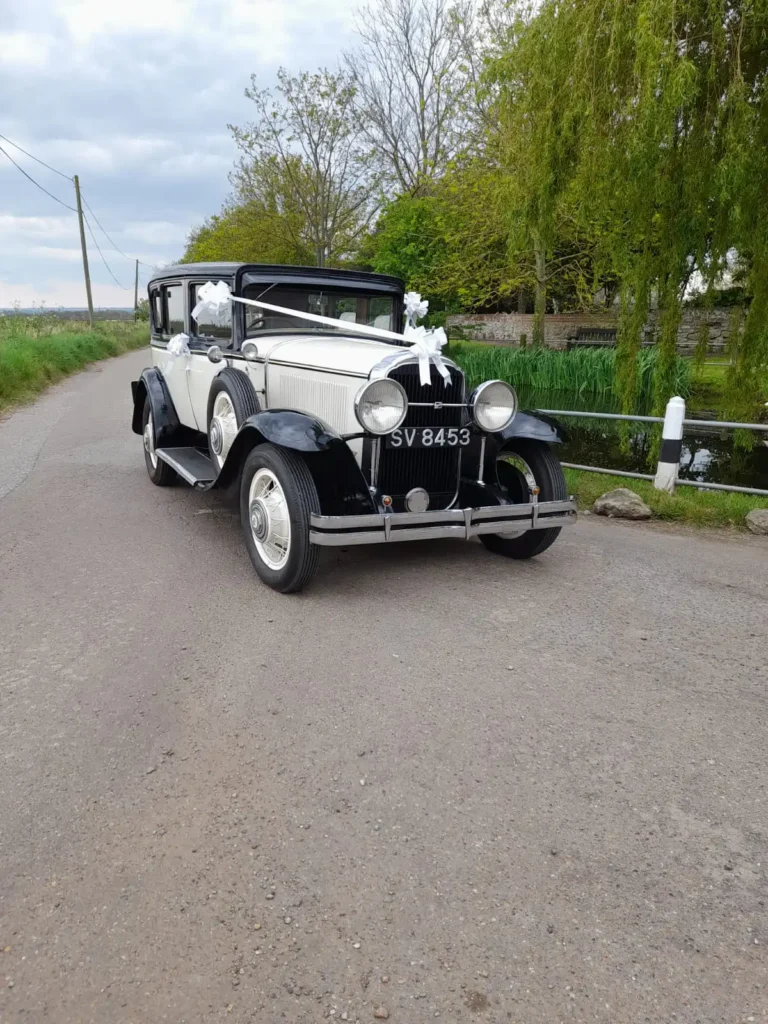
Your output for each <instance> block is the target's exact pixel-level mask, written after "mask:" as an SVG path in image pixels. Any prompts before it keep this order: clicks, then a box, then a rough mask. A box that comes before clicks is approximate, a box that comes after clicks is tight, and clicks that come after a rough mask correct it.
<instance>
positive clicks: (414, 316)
mask: <svg viewBox="0 0 768 1024" xmlns="http://www.w3.org/2000/svg"><path fill="white" fill-rule="evenodd" d="M403 302H404V303H405V316H406V319H407V321H408V326H409V327H415V326H416V321H417V320H420V319H421V318H422V317H423V316H426V315H427V311H428V310H429V300H428V299H422V297H421V295H420V294H419V293H418V292H406V293H405V295H404V296H403Z"/></svg>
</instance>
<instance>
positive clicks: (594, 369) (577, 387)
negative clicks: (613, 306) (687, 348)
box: [446, 341, 693, 404]
mask: <svg viewBox="0 0 768 1024" xmlns="http://www.w3.org/2000/svg"><path fill="white" fill-rule="evenodd" d="M446 355H448V356H449V357H450V358H451V359H454V360H455V361H456V362H457V363H458V364H459V366H461V368H462V369H463V370H464V372H465V373H466V375H467V380H468V383H469V385H470V386H471V387H475V386H476V385H477V384H480V383H481V382H482V381H484V380H490V379H496V378H498V379H500V380H507V381H509V382H510V384H514V386H515V387H516V388H520V389H525V390H535V391H547V392H551V391H567V392H569V393H570V394H576V395H590V396H612V395H615V394H616V390H615V382H616V350H615V349H612V348H600V349H594V348H581V349H575V350H573V351H570V352H558V351H554V350H553V349H547V348H536V349H534V348H524V349H521V348H508V347H506V346H501V345H488V344H483V343H482V342H464V341H454V342H451V344H450V345H449V346H448V348H447V349H446ZM656 359H657V353H656V351H655V350H654V349H642V350H641V351H640V352H639V353H638V356H637V369H638V401H639V403H640V404H644V403H646V404H647V403H648V402H650V400H651V397H652V395H653V372H654V367H655V365H656ZM692 380H693V373H692V365H691V363H690V361H689V360H686V359H682V358H678V360H677V364H676V367H675V385H674V393H675V394H678V395H682V396H683V397H686V396H687V395H689V394H690V392H691V384H692Z"/></svg>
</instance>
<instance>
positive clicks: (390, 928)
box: [0, 353, 768, 1024]
mask: <svg viewBox="0 0 768 1024" xmlns="http://www.w3.org/2000/svg"><path fill="white" fill-rule="evenodd" d="M146 361H147V355H146V353H133V354H131V355H128V356H124V357H122V358H120V359H116V360H114V361H111V362H108V363H105V364H101V365H100V366H98V367H95V368H93V369H91V370H90V371H88V372H86V373H84V374H81V375H80V376H78V377H76V378H73V379H71V380H69V381H67V382H65V383H63V384H61V385H59V386H58V387H57V388H55V389H54V390H53V391H51V392H50V393H49V394H48V395H46V396H45V397H44V398H42V399H41V400H40V401H39V402H37V403H36V404H35V405H34V406H31V407H29V408H26V409H23V410H21V411H19V412H17V413H16V414H15V415H13V416H11V417H10V418H7V419H6V420H5V422H3V423H1V424H0V494H2V497H0V524H2V529H1V530H0V566H1V567H2V573H1V574H0V757H1V759H2V761H1V764H2V767H1V769H0V1020H2V1021H3V1024H6V1022H13V1024H17V1022H18V1024H38V1022H49V1021H50V1022H56V1024H75V1022H82V1024H113V1022H114V1024H129V1022H133V1024H158V1022H164V1021H169V1022H173V1024H182V1022H185V1024H198V1022H206V1024H207V1022H213V1021H227V1022H258V1024H275V1022H280V1021H286V1022H291V1024H293V1022H301V1024H303V1022H315V1021H318V1022H319V1021H324V1020H334V1021H340V1020H344V1021H358V1022H360V1024H373V1022H375V1021H377V1020H384V1019H388V1020H389V1021H390V1022H391V1024H425V1022H427V1021H432V1020H434V1019H439V1020H441V1021H442V1022H446V1024H447V1022H451V1024H452V1022H467V1021H469V1022H473V1021H477V1022H480V1024H482V1022H498V1024H501V1022H508V1021H511V1022H519V1024H538V1022H541V1024H555V1022H560V1021H564V1022H577V1021H584V1022H586V1021H589V1022H606V1024H619V1022H628V1024H635V1022H653V1024H668V1022H671V1021H677V1022H684V1024H688V1022H690V1024H694V1022H707V1024H708V1022H723V1024H741V1022H747V1021H758V1022H762V1021H768V988H767V987H766V985H767V983H768V923H767V918H766V913H767V912H768V911H767V908H766V900H768V884H767V878H766V867H768V813H767V808H766V795H767V794H766V785H767V784H768V772H767V771H766V764H767V761H768V757H767V755H766V717H767V712H768V705H767V703H766V684H768V658H767V657H766V654H767V647H768V645H767V644H766V624H767V623H768V542H766V540H764V539H762V538H756V537H744V538H741V537H739V538H732V537H724V536H715V535H709V534H697V535H694V534H688V533H683V532H675V531H672V530H669V529H661V528H654V527H649V526H644V525H634V524H633V525H629V524H618V523H609V522H603V521H596V520H594V519H591V518H585V519H582V520H581V521H580V522H579V524H578V525H577V526H576V527H575V528H573V529H570V530H568V531H564V532H563V534H562V536H561V538H560V540H559V541H558V542H557V543H556V544H555V546H554V547H553V548H552V549H551V550H550V551H549V552H548V553H546V554H545V555H544V556H542V557H541V558H539V559H538V560H535V561H532V562H529V563H515V562H512V561H507V560H505V559H502V558H498V557H496V556H493V555H491V554H489V553H488V552H486V551H485V550H484V549H483V548H482V547H481V546H480V545H479V544H477V543H470V544H464V543H457V542H439V543H438V542H434V543H433V544H432V545H427V544H405V545H401V546H396V547H392V548H388V549H386V550H384V549H382V548H371V549H365V548H357V549H354V548H353V549H350V550H349V551H348V552H340V551H333V550H331V551H330V553H327V554H324V556H323V558H322V562H321V571H320V573H319V575H318V577H317V578H316V581H315V583H314V584H313V586H312V587H311V588H310V589H309V590H307V591H306V592H305V593H304V594H302V595H298V596H293V597H282V596H279V595H277V594H274V593H272V592H271V591H269V590H268V589H266V588H265V587H263V586H262V585H261V584H260V583H259V582H258V580H257V578H256V577H255V574H254V573H253V572H252V569H251V566H250V562H249V560H248V557H247V555H246V552H245V549H244V545H243V542H242V540H241V535H240V526H239V523H238V521H237V520H236V518H235V517H234V516H233V515H232V514H231V513H230V512H229V511H228V510H227V509H226V508H225V507H224V506H223V505H222V504H221V503H220V502H219V501H218V500H217V499H216V497H215V496H213V495H199V494H195V493H193V492H192V491H191V490H189V489H188V488H186V487H184V486H179V487H175V488H172V489H160V488H155V487H153V486H152V485H151V484H150V482H149V480H148V479H147V477H146V473H145V469H144V461H143V458H142V452H141V440H140V439H139V438H138V437H136V436H135V435H133V434H132V433H131V432H130V429H129V415H130V395H129V386H128V385H129V381H130V379H131V378H132V377H135V376H136V375H137V374H138V371H139V370H140V369H141V367H142V366H143V365H144V364H145V363H146Z"/></svg>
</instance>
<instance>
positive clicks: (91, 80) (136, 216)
mask: <svg viewBox="0 0 768 1024" xmlns="http://www.w3.org/2000/svg"><path fill="white" fill-rule="evenodd" d="M356 6H357V0H332V2H331V3H328V2H323V0H226V2H225V0H25V2H24V3H21V2H20V0H0V134H1V135H4V136H6V137H7V138H8V139H12V140H13V141H14V142H15V143H18V144H19V145H20V146H22V147H23V148H24V149H26V150H28V151H29V152H30V153H32V154H34V155H35V156H36V157H39V158H40V159H41V160H44V161H46V163H49V164H51V166H53V167H55V168H58V169H60V170H61V171H63V172H65V173H66V174H68V175H72V174H79V175H80V182H81V187H82V190H83V194H84V196H85V199H86V200H87V202H88V204H89V205H90V207H91V208H92V210H93V212H94V214H95V215H96V217H97V218H98V220H99V221H100V222H101V224H102V225H103V227H104V229H105V230H106V231H107V233H108V234H109V235H110V236H111V238H112V240H113V242H114V245H115V246H117V247H118V248H119V249H121V250H122V251H123V253H126V254H128V255H129V256H133V257H138V258H139V259H140V260H142V261H143V262H144V263H147V264H151V265H156V264H158V263H167V262H171V261H173V260H174V259H176V258H177V257H178V256H180V255H181V253H182V252H183V249H184V243H185V238H186V236H187V234H188V232H189V230H190V228H191V227H192V226H194V225H195V224H199V223H200V222H201V221H202V220H203V219H204V217H206V216H207V215H208V214H211V213H215V212H216V211H217V210H218V208H219V207H220V206H221V203H222V201H223V200H224V199H225V197H226V195H227V192H228V183H227V173H228V171H229V169H230V168H231V166H232V163H233V161H234V157H235V151H234V146H233V144H232V141H231V138H230V135H229V133H228V131H227V123H228V122H229V123H234V124H242V123H244V122H245V121H247V120H248V119H249V117H250V112H249V107H250V106H251V104H250V102H249V101H248V100H246V99H245V97H244V96H243V89H244V88H245V86H246V85H247V84H248V81H249V77H250V75H251V73H256V74H257V76H258V79H259V81H260V82H261V83H263V84H264V85H265V86H266V85H272V84H273V82H274V79H275V72H276V70H277V68H278V67H279V66H280V65H284V66H286V67H288V68H290V69H291V70H292V71H297V70H300V69H305V68H306V69H313V68H316V67H318V66H329V67H334V66H335V65H336V63H337V60H338V56H339V53H340V51H341V50H342V49H343V48H346V47H349V45H350V44H351V43H352V42H353V38H354V32H353V20H354V9H355V7H356ZM0 146H2V147H3V148H4V149H5V150H6V151H7V152H8V153H10V155H11V156H13V158H14V159H15V160H17V162H18V163H19V164H20V165H21V166H22V167H23V168H24V169H25V170H26V171H27V172H28V173H29V174H31V175H32V177H33V178H35V179H36V180H37V181H38V182H39V183H40V184H41V185H43V186H44V187H45V188H46V189H48V190H49V191H50V192H52V193H53V194H54V195H55V196H57V197H58V198H59V199H61V200H62V201H63V202H65V203H67V204H68V205H73V204H74V194H73V188H72V185H71V183H70V182H68V181H65V180H64V178H62V177H59V176H58V175H56V174H54V173H51V172H50V171H48V170H46V169H45V168H43V167H41V166H40V165H39V164H37V163H34V162H33V161H32V160H30V159H29V158H28V157H26V156H24V155H23V154H22V153H20V152H19V151H18V150H17V149H14V148H13V147H12V146H9V145H8V144H7V143H6V142H4V141H3V140H2V139H0ZM87 213H88V211H87V210H86V214H87ZM91 223H92V225H93V229H94V231H95V233H96V238H97V241H98V243H99V245H100V246H101V249H102V252H103V254H104V257H105V259H106V261H107V263H108V264H109V266H110V267H111V269H112V271H113V273H114V275H115V277H116V278H117V280H118V281H119V282H120V285H122V286H123V287H119V286H118V285H117V284H115V282H114V281H113V280H112V278H111V277H110V275H109V273H108V271H107V269H106V267H105V266H104V263H103V262H102V260H101V258H100V257H99V254H98V252H97V251H96V250H95V247H94V245H93V242H92V240H91V239H90V237H89V238H88V243H89V246H88V247H89V258H90V266H91V275H92V279H93V292H94V303H95V304H96V305H99V306H105V305H117V306H130V305H132V304H133V264H132V263H131V262H130V261H129V260H127V259H125V258H124V257H123V256H121V255H120V254H119V253H118V252H116V251H115V248H114V246H113V245H112V243H110V242H108V241H107V239H106V238H105V237H104V235H103V234H102V233H101V232H100V231H99V229H98V228H97V226H96V224H95V223H94V222H93V220H91ZM141 271H142V278H143V279H144V280H146V276H147V275H148V273H149V272H150V271H149V270H148V269H147V268H146V267H142V268H141ZM126 289H127V290H126ZM14 302H19V303H21V305H22V306H29V305H32V304H36V303H40V302H45V303H46V305H48V306H59V305H63V306H83V305H85V288H84V285H83V277H82V264H81V257H80V244H79V235H78V229H77V218H76V217H75V215H74V213H71V212H70V211H69V210H66V209H64V208H63V207H62V206H60V205H58V204H57V203H56V202H55V201H54V200H53V199H50V198H49V197H48V196H46V195H45V194H43V193H42V192H41V191H39V190H38V189H37V188H35V186H34V185H33V184H31V183H30V182H29V181H28V180H27V179H26V178H24V177H23V176H22V174H20V173H19V171H18V170H17V169H16V168H15V167H14V166H13V165H12V164H11V163H10V162H9V161H8V159H7V158H6V157H5V156H4V155H3V154H2V153H0V307H3V306H10V305H12V304H13V303H14Z"/></svg>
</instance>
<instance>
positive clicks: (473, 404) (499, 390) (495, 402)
mask: <svg viewBox="0 0 768 1024" xmlns="http://www.w3.org/2000/svg"><path fill="white" fill-rule="evenodd" d="M469 405H470V408H471V409H472V418H473V419H474V421H475V423H476V424H477V425H478V427H480V429H481V430H485V431H487V432H488V433H489V434H495V433H496V432H497V431H499V430H503V429H504V428H505V427H508V426H509V424H510V423H511V422H512V420H513V419H514V418H515V413H516V412H517V394H516V392H515V389H514V388H513V387H512V386H511V385H509V384H507V383H506V381H503V380H488V381H486V382H485V384H481V385H480V387H478V388H475V390H474V391H473V392H472V397H471V398H470V400H469Z"/></svg>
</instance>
